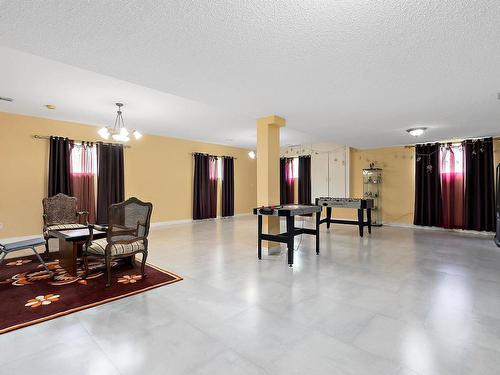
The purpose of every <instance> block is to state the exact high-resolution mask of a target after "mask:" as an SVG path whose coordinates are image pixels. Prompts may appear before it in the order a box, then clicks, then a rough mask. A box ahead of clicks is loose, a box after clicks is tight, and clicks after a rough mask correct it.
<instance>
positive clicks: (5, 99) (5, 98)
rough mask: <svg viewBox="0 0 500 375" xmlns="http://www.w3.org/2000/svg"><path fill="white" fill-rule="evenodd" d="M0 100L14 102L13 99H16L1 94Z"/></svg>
mask: <svg viewBox="0 0 500 375" xmlns="http://www.w3.org/2000/svg"><path fill="white" fill-rule="evenodd" d="M0 100H3V101H5V102H13V101H14V99H12V98H7V97H5V96H0Z"/></svg>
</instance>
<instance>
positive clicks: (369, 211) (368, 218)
mask: <svg viewBox="0 0 500 375" xmlns="http://www.w3.org/2000/svg"><path fill="white" fill-rule="evenodd" d="M366 221H367V222H368V233H369V234H372V209H371V208H367V209H366Z"/></svg>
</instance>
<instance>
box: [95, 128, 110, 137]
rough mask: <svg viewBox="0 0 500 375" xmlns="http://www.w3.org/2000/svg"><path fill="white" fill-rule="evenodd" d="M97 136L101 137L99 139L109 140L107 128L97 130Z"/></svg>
mask: <svg viewBox="0 0 500 375" xmlns="http://www.w3.org/2000/svg"><path fill="white" fill-rule="evenodd" d="M97 134H99V135H100V136H101V138H104V139H109V131H108V128H101V129H99V131H98V132H97Z"/></svg>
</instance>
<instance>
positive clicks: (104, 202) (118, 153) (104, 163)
mask: <svg viewBox="0 0 500 375" xmlns="http://www.w3.org/2000/svg"><path fill="white" fill-rule="evenodd" d="M124 200H125V178H124V164H123V145H120V144H109V143H98V144H97V223H98V224H107V222H108V207H109V206H110V205H112V204H114V203H120V202H123V201H124Z"/></svg>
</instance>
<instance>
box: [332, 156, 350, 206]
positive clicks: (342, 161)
mask: <svg viewBox="0 0 500 375" xmlns="http://www.w3.org/2000/svg"><path fill="white" fill-rule="evenodd" d="M346 164H347V163H346V154H345V150H343V149H342V150H337V151H333V152H330V153H329V175H330V181H329V182H330V196H331V197H334V198H347V197H348V195H349V193H348V192H347V185H346V181H347V178H348V176H347V175H346V170H347V168H346V167H347V166H346Z"/></svg>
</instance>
